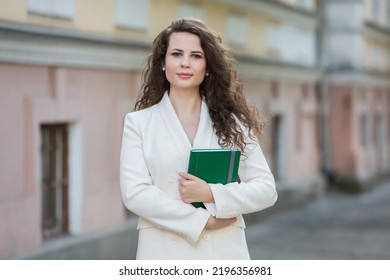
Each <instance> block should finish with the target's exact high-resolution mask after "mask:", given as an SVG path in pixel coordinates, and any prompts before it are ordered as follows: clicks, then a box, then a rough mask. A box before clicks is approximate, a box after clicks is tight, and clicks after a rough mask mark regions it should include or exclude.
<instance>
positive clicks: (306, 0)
mask: <svg viewBox="0 0 390 280" xmlns="http://www.w3.org/2000/svg"><path fill="white" fill-rule="evenodd" d="M311 5H312V1H311V0H299V1H298V6H299V7H301V8H303V9H310V8H311Z"/></svg>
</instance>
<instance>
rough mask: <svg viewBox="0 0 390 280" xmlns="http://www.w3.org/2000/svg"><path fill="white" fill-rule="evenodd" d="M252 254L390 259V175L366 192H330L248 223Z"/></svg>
mask: <svg viewBox="0 0 390 280" xmlns="http://www.w3.org/2000/svg"><path fill="white" fill-rule="evenodd" d="M247 240H248V246H249V250H250V252H251V256H252V259H270V260H272V259H275V260H293V259H296V260H334V259H337V260H344V259H347V260H359V259H367V260H378V259H385V260H389V259H390V181H387V182H385V183H382V184H380V185H378V186H375V187H374V188H373V189H372V190H370V191H368V192H366V193H361V194H343V193H337V192H334V191H332V192H329V193H327V194H326V195H324V196H322V197H320V198H317V199H316V200H314V201H312V202H309V203H308V204H305V205H304V206H301V207H298V208H295V209H292V210H288V211H284V212H282V213H277V214H274V215H271V216H270V217H268V218H266V219H264V220H261V221H260V222H258V223H257V224H249V225H248V227H247Z"/></svg>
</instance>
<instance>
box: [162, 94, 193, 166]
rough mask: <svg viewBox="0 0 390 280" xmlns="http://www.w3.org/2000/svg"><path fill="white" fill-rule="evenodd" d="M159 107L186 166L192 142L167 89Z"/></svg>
mask: <svg viewBox="0 0 390 280" xmlns="http://www.w3.org/2000/svg"><path fill="white" fill-rule="evenodd" d="M158 109H159V112H160V116H161V119H162V120H163V122H164V124H165V128H166V129H167V132H168V134H169V135H170V137H171V140H172V142H173V143H174V144H175V146H176V149H177V150H178V152H179V154H180V158H181V159H183V164H184V166H187V165H188V160H189V152H190V150H191V144H190V141H189V140H188V138H187V135H186V133H185V131H184V129H183V127H182V125H181V123H180V121H179V118H178V117H177V115H176V112H175V109H174V108H173V106H172V103H171V101H170V100H169V96H168V92H167V91H166V92H165V93H164V96H163V98H162V99H161V101H160V103H158Z"/></svg>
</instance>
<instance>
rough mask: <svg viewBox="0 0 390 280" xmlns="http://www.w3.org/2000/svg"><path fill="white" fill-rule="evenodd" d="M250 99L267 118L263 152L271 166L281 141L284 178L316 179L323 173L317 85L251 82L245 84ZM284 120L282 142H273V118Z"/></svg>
mask: <svg viewBox="0 0 390 280" xmlns="http://www.w3.org/2000/svg"><path fill="white" fill-rule="evenodd" d="M245 90H246V93H247V95H248V99H249V100H250V101H251V102H253V103H254V104H256V106H257V107H258V108H259V110H260V113H261V114H262V115H263V116H264V117H265V118H266V119H267V127H266V130H265V135H264V137H265V139H264V143H263V149H264V151H265V152H266V155H267V159H268V162H269V164H270V165H271V166H272V161H273V160H274V158H273V156H272V155H271V148H272V145H276V142H278V141H281V142H280V144H279V145H280V146H281V150H282V152H281V153H282V154H281V161H282V163H281V164H282V165H283V166H284V167H283V169H284V171H283V176H282V177H281V179H285V180H295V179H305V178H307V177H315V176H318V175H319V173H320V147H319V143H318V138H317V137H318V135H317V133H318V127H317V115H318V104H317V100H316V96H315V86H314V84H310V83H308V84H306V83H300V82H296V81H279V82H275V81H269V80H263V81H261V80H260V81H259V80H256V81H254V80H251V81H246V82H245ZM274 115H280V116H281V117H282V118H283V122H284V125H283V127H282V130H284V132H282V137H281V139H272V133H271V131H272V125H273V124H272V116H274Z"/></svg>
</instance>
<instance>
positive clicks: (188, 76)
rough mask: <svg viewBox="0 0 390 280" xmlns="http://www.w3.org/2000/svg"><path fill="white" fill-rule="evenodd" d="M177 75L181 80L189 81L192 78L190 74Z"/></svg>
mask: <svg viewBox="0 0 390 280" xmlns="http://www.w3.org/2000/svg"><path fill="white" fill-rule="evenodd" d="M177 75H178V76H179V78H181V79H189V78H191V77H192V74H190V73H177Z"/></svg>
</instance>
